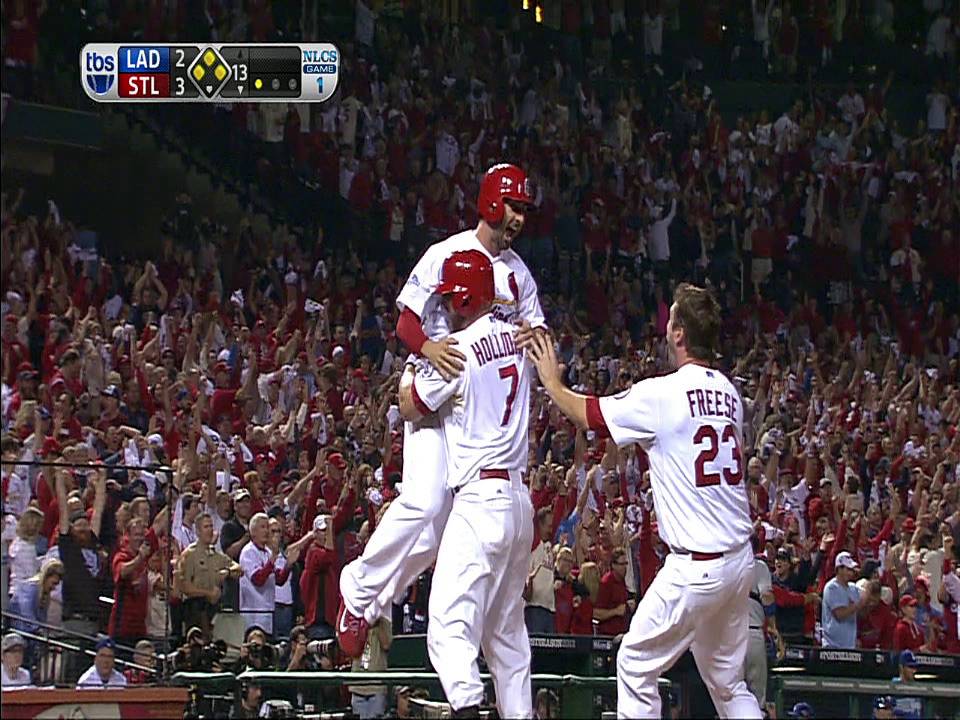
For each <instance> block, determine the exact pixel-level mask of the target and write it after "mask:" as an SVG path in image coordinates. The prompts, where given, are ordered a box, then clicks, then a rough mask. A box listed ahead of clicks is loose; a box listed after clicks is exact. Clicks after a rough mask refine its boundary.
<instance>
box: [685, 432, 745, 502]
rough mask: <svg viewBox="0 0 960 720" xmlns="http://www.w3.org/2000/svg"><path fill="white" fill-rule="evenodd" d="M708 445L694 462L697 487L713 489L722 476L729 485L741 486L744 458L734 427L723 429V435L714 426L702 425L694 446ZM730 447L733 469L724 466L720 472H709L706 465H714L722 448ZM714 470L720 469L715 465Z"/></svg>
mask: <svg viewBox="0 0 960 720" xmlns="http://www.w3.org/2000/svg"><path fill="white" fill-rule="evenodd" d="M704 443H706V445H707V447H706V448H704V449H703V450H701V451H700V454H699V455H697V459H696V461H695V462H694V470H695V471H696V473H695V475H696V481H697V487H713V486H714V485H719V484H720V475H721V473H722V474H723V479H724V480H725V481H726V482H727V484H728V485H739V484H740V481H741V480H743V456H742V454H741V453H740V440H739V438H738V437H737V431H736V430H734V428H733V425H727V426H726V427H724V428H723V434H722V435H720V434H718V433H717V430H716V428H715V427H713V425H701V426H700V427H699V428H698V429H697V432H696V433H695V434H694V436H693V444H694V445H696V446H698V447H699V446H701V445H703V444H704ZM721 445H723V446H724V447H726V446H727V445H729V446H730V459H731V460H732V461H733V467H731V466H730V465H723V466H722V467H721V468H719V470H720V472H707V470H706V467H705V466H706V464H707V463H711V464H712V463H714V461H715V460H716V459H717V455H719V454H720V446H721ZM714 469H715V470H716V469H718V468H717V466H716V465H714Z"/></svg>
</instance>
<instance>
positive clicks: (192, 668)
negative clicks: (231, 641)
mask: <svg viewBox="0 0 960 720" xmlns="http://www.w3.org/2000/svg"><path fill="white" fill-rule="evenodd" d="M226 654H227V644H226V643H225V642H224V641H223V640H216V641H214V642H212V643H208V644H206V645H201V644H199V643H189V644H187V645H185V646H183V647H182V648H180V650H179V651H178V652H177V659H176V663H175V665H176V668H177V670H182V671H186V672H213V670H214V668H215V667H216V666H218V665H219V664H220V663H221V662H222V661H223V658H224V657H226Z"/></svg>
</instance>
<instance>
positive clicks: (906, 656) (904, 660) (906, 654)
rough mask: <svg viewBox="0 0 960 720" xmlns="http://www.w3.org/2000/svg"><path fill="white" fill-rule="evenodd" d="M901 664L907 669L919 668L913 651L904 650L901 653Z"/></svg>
mask: <svg viewBox="0 0 960 720" xmlns="http://www.w3.org/2000/svg"><path fill="white" fill-rule="evenodd" d="M899 662H900V664H901V665H905V666H906V667H911V668H915V667H916V666H917V656H916V655H914V654H913V651H912V650H904V651H903V652H901V653H900V658H899Z"/></svg>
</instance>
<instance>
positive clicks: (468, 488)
mask: <svg viewBox="0 0 960 720" xmlns="http://www.w3.org/2000/svg"><path fill="white" fill-rule="evenodd" d="M442 277H443V281H442V282H441V283H440V286H439V287H438V288H437V294H438V295H440V296H442V297H443V299H444V304H445V306H446V307H447V308H448V310H449V312H450V315H451V318H452V321H453V330H454V331H455V332H454V333H453V335H452V337H454V338H456V340H457V341H458V342H459V345H460V347H462V348H464V350H465V354H466V367H465V369H464V371H463V373H461V374H460V375H459V376H457V377H456V378H454V379H452V380H446V379H444V378H443V376H442V375H441V374H440V373H439V372H438V371H437V370H436V368H434V367H433V366H432V365H430V364H429V363H427V362H425V361H420V362H419V363H418V366H417V370H416V376H415V377H414V373H413V372H407V373H405V374H404V379H403V381H401V383H400V412H401V413H402V415H403V416H404V417H405V418H406V419H408V420H410V421H412V422H416V421H418V420H420V419H421V418H422V417H426V416H430V415H433V414H434V413H435V412H437V411H438V410H441V409H444V410H445V412H444V413H443V416H442V417H443V433H444V437H445V441H446V448H447V463H448V470H447V474H446V480H447V485H448V487H449V489H450V490H453V492H454V497H453V507H452V510H451V511H450V515H449V519H448V520H447V524H446V529H445V530H444V532H443V538H442V539H441V541H440V550H439V553H438V556H437V566H436V569H435V570H434V575H433V584H432V589H431V593H430V623H429V625H428V626H427V647H428V649H429V652H430V660H431V662H432V663H433V666H434V667H435V668H436V669H437V674H438V675H439V676H440V682H441V683H442V684H443V690H444V692H445V693H446V695H447V701H448V702H449V703H450V706H451V707H452V708H453V710H454V717H479V706H480V703H481V702H482V701H483V682H481V680H480V671H479V668H478V666H477V656H478V653H479V651H480V648H483V656H484V659H485V660H486V662H487V666H488V667H489V668H490V672H491V673H492V674H493V680H494V687H495V688H496V692H497V709H498V711H499V713H500V717H503V718H529V717H532V716H533V706H532V701H531V695H530V642H529V640H528V638H527V629H526V626H525V624H524V621H523V606H524V601H523V586H524V583H525V581H526V577H527V566H528V564H529V562H530V547H531V546H532V544H533V505H532V503H531V501H530V493H529V492H528V491H527V489H526V487H525V486H524V484H523V478H522V472H523V470H524V468H526V465H527V428H528V422H529V416H530V383H531V375H532V369H531V368H530V367H529V362H528V361H527V359H526V357H525V355H524V352H523V350H521V349H519V348H518V347H517V345H516V344H515V342H514V338H513V336H514V332H515V330H516V328H515V326H513V325H512V324H511V323H507V322H504V321H503V320H500V319H498V318H497V317H496V316H495V315H494V314H493V313H491V312H490V307H491V304H492V302H493V299H494V289H493V267H492V266H491V263H490V261H489V260H488V259H487V256H486V255H485V254H484V253H481V252H479V251H476V250H468V251H466V252H457V253H454V254H453V255H452V256H450V258H449V259H448V260H447V261H446V262H444V264H443V273H442Z"/></svg>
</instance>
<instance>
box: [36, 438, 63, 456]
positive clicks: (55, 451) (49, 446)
mask: <svg viewBox="0 0 960 720" xmlns="http://www.w3.org/2000/svg"><path fill="white" fill-rule="evenodd" d="M61 452H63V448H61V447H60V443H59V442H57V440H56V438H47V439H46V440H44V441H43V445H42V446H41V448H40V455H42V456H44V457H46V456H48V455H59V454H60V453H61Z"/></svg>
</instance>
